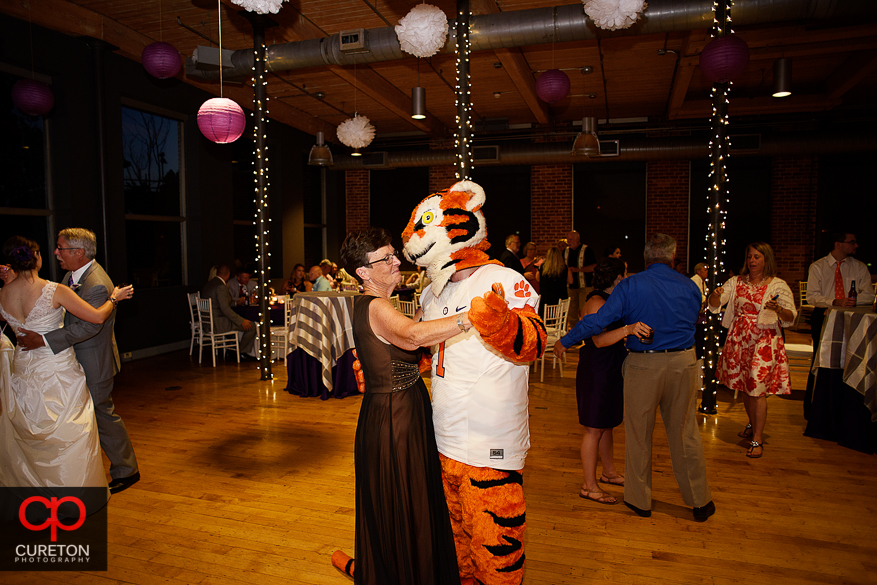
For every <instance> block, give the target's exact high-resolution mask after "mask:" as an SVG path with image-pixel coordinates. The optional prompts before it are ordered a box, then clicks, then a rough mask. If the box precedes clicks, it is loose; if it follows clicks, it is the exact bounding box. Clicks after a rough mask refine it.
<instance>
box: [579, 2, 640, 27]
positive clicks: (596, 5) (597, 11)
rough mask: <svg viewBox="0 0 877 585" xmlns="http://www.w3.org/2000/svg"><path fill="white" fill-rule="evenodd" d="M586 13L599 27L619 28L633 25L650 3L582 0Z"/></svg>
mask: <svg viewBox="0 0 877 585" xmlns="http://www.w3.org/2000/svg"><path fill="white" fill-rule="evenodd" d="M582 2H583V3H584V5H585V14H587V15H588V17H589V18H590V19H591V20H593V21H594V24H596V25H597V26H598V27H600V28H602V29H605V30H618V29H622V28H628V27H630V26H633V23H635V22H636V20H637V18H639V17H640V13H642V12H645V10H646V7H647V6H648V4H646V3H645V2H643V1H642V0H582Z"/></svg>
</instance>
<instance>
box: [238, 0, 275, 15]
mask: <svg viewBox="0 0 877 585" xmlns="http://www.w3.org/2000/svg"><path fill="white" fill-rule="evenodd" d="M285 1H286V0H231V3H232V4H237V5H238V6H240V7H242V8H244V9H246V10H249V11H250V12H258V13H259V14H268V13H269V12H270V13H271V14H277V12H278V11H279V10H280V5H281V4H283V3H284V2H285Z"/></svg>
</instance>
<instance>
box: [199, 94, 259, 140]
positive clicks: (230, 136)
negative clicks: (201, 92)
mask: <svg viewBox="0 0 877 585" xmlns="http://www.w3.org/2000/svg"><path fill="white" fill-rule="evenodd" d="M246 126H247V119H246V118H245V117H244V110H243V109H242V108H241V107H240V106H239V105H237V103H235V102H234V101H232V100H230V99H228V98H210V99H209V100H207V101H206V102H204V103H203V104H201V108H200V109H199V110H198V129H200V130H201V134H203V135H204V136H206V137H207V138H208V139H209V140H212V141H213V142H218V143H219V144H228V143H229V142H234V141H235V140H237V139H238V138H240V137H241V134H243V133H244V128H245V127H246Z"/></svg>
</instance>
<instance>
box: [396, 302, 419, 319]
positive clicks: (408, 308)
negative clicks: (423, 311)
mask: <svg viewBox="0 0 877 585" xmlns="http://www.w3.org/2000/svg"><path fill="white" fill-rule="evenodd" d="M398 303H399V312H400V313H402V314H403V315H405V316H406V317H408V318H409V319H413V318H414V314H415V313H417V304H416V303H415V302H414V301H398Z"/></svg>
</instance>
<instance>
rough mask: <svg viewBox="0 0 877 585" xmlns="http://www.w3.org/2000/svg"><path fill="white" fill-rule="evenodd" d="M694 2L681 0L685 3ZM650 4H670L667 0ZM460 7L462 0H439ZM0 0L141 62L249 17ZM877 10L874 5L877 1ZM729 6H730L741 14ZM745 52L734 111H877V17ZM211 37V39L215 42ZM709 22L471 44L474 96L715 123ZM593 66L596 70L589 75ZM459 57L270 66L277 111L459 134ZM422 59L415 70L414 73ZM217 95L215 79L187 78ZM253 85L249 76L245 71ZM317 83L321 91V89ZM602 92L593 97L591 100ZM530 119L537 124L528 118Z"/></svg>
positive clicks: (475, 6) (328, 27) (507, 1)
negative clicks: (541, 87)
mask: <svg viewBox="0 0 877 585" xmlns="http://www.w3.org/2000/svg"><path fill="white" fill-rule="evenodd" d="M684 1H685V0H676V2H677V3H679V2H684ZM655 2H659V3H664V4H666V3H667V2H662V0H655ZM430 3H431V4H433V5H436V6H438V7H439V8H440V9H442V10H443V11H444V12H445V14H446V15H448V16H451V17H453V15H454V14H455V7H456V4H455V2H452V1H450V0H430ZM416 4H418V2H414V1H410V0H407V1H403V0H374V1H372V0H291V1H289V2H286V3H284V4H283V7H282V8H281V10H280V12H279V13H278V14H276V15H269V16H271V18H273V19H274V20H275V21H277V23H278V26H277V27H274V28H271V29H268V30H267V32H266V42H267V44H269V45H270V44H274V43H288V42H293V41H299V40H305V39H314V38H321V37H325V36H328V35H332V34H334V33H337V32H339V31H342V30H348V29H356V28H366V29H372V28H383V27H387V26H395V25H396V24H397V23H398V21H399V19H401V18H402V17H403V16H405V14H407V13H408V11H409V10H410V9H411V8H412V7H413V6H414V5H416ZM566 4H580V0H472V1H471V10H472V13H473V14H488V13H496V12H507V11H514V10H523V9H530V8H537V7H549V6H559V5H566ZM220 6H221V8H220V7H218V3H217V2H216V1H215V0H74V1H69V0H3V2H2V3H0V11H2V12H4V13H6V14H9V15H11V16H14V17H16V18H19V19H21V20H23V21H28V20H30V21H32V22H33V23H34V24H37V25H40V26H43V27H46V28H50V29H54V30H57V31H59V32H62V33H65V34H69V35H72V36H83V35H84V36H91V37H95V38H99V39H103V40H105V41H107V42H109V43H112V44H113V45H116V46H118V47H119V50H118V52H119V53H121V54H123V55H125V56H127V57H130V58H131V59H134V60H137V61H139V60H140V54H141V52H142V50H143V48H144V47H145V46H146V45H148V44H149V43H151V42H153V41H157V40H163V41H165V42H169V43H172V44H173V45H174V46H175V47H176V48H177V49H178V50H179V51H180V53H182V54H183V55H184V56H187V57H188V56H191V55H192V53H193V51H194V50H195V48H196V47H197V46H199V45H207V46H209V45H211V42H212V44H213V45H214V46H215V44H216V42H217V41H218V39H219V30H218V26H217V15H218V14H219V13H220V12H221V18H222V45H223V47H224V48H226V49H233V50H238V49H251V48H252V45H253V41H252V27H251V25H250V23H249V22H248V21H247V20H246V19H245V18H244V17H243V16H242V15H241V14H240V13H239V12H240V11H241V8H240V7H239V6H237V5H235V4H233V3H231V1H230V0H221V5H220ZM875 13H877V5H875ZM732 16H733V14H732ZM735 32H736V33H737V34H738V35H739V36H740V37H741V38H743V39H744V40H745V41H746V43H747V44H748V46H749V48H750V53H751V58H750V62H749V66H748V68H747V70H746V72H745V73H744V74H743V75H742V76H740V78H739V79H737V80H735V82H734V85H733V88H732V93H731V106H730V114H731V116H732V118H733V117H737V118H738V119H741V118H744V117H745V118H751V119H753V120H756V123H768V122H770V121H775V120H783V119H785V120H794V119H795V118H794V116H792V117H789V116H788V115H794V114H797V115H798V116H799V117H801V116H804V117H808V118H814V117H818V116H825V115H832V116H837V115H840V114H841V113H843V114H848V115H852V116H867V117H869V119H872V120H873V117H874V113H873V110H874V107H873V106H874V103H875V99H874V97H873V96H874V95H875V91H877V20H875V17H874V15H864V16H862V15H860V16H859V17H857V18H856V19H855V20H854V21H853V20H847V21H837V20H813V21H808V22H782V23H773V24H762V25H753V26H735ZM208 39H209V40H208ZM709 40H710V35H709V30H708V29H707V28H703V29H697V30H691V31H684V32H673V33H661V34H641V35H628V36H616V35H607V36H606V37H605V38H601V39H600V40H588V41H579V42H571V43H555V44H544V45H531V46H526V47H522V48H511V49H499V50H495V51H481V52H477V53H473V55H472V59H471V79H472V92H471V96H472V103H473V109H474V114H475V117H476V119H483V120H489V121H492V120H495V121H498V125H499V126H502V125H504V124H508V125H511V126H512V127H513V128H518V129H519V131H520V132H524V133H526V132H530V133H535V134H539V133H546V132H552V131H558V132H562V131H572V123H573V121H576V120H580V119H581V118H582V117H583V115H589V116H596V117H597V118H600V119H608V120H611V121H613V124H615V125H617V126H618V127H623V126H624V124H625V122H624V120H627V119H634V120H637V122H636V124H639V125H641V126H642V125H664V126H667V125H674V124H676V125H685V124H686V123H690V122H691V121H704V122H705V121H706V120H707V119H708V117H709V115H710V111H711V101H710V88H711V83H710V82H709V81H707V80H706V79H705V78H704V77H703V76H702V74H701V72H700V68H699V67H698V58H699V55H700V53H701V50H702V49H703V48H704V46H705V45H706V44H707V43H708V42H709ZM783 56H784V57H788V58H791V59H792V61H793V88H794V91H793V94H792V96H790V97H787V98H773V97H771V95H770V93H771V91H770V90H771V86H772V83H773V72H772V66H773V62H774V61H775V60H776V59H777V58H779V57H783ZM585 66H590V67H592V69H593V72H592V73H590V74H583V73H582V72H581V70H582V68H583V67H585ZM454 67H455V57H454V56H453V55H449V54H441V55H437V56H434V57H432V58H430V59H420V60H418V59H414V58H413V57H412V58H410V59H402V60H396V61H388V62H383V63H373V64H370V65H365V64H360V65H357V66H356V67H354V66H343V67H342V66H337V65H332V66H325V67H315V68H310V69H297V70H292V71H283V72H279V73H276V74H270V75H269V77H268V92H269V96H270V97H271V99H272V101H271V104H270V113H271V117H272V118H273V119H275V120H277V121H280V122H283V123H285V124H288V125H290V126H293V127H295V128H299V129H301V130H304V131H306V132H309V133H315V132H317V131H324V132H326V134H327V137H328V138H330V139H333V138H334V128H335V126H337V125H338V124H339V123H341V122H342V121H344V120H345V119H346V118H348V117H350V116H351V115H352V114H353V113H354V112H358V113H360V114H362V115H366V116H368V117H369V118H370V120H371V122H372V123H373V124H374V126H375V128H376V130H377V134H378V140H381V139H392V138H393V137H400V136H401V137H406V139H409V137H410V139H411V140H417V139H418V137H422V139H441V138H444V137H447V136H452V135H453V131H454V124H455V116H456V108H455V106H454V91H453V87H454V82H455V70H454ZM551 68H557V69H562V70H565V72H566V73H567V74H568V76H569V77H570V80H571V91H570V95H569V96H568V97H567V98H566V99H564V100H562V101H560V102H558V103H556V104H554V105H550V106H549V105H548V104H545V103H543V102H541V101H540V100H538V98H537V97H536V95H535V80H536V78H537V77H538V76H539V74H540V73H541V72H542V71H544V70H547V69H551ZM418 69H419V72H418ZM178 77H179V79H180V80H181V81H183V82H187V83H192V84H193V85H196V86H198V87H201V88H203V89H205V90H206V91H208V92H211V93H215V94H218V93H219V84H218V83H211V82H204V81H197V80H193V79H190V78H187V77H186V75H185V73H184V72H181V73H180V74H179V75H178ZM418 79H419V85H420V86H422V87H425V88H426V94H427V110H428V112H429V114H430V116H429V117H428V118H427V119H426V120H422V121H417V120H413V119H411V118H410V116H409V114H410V104H411V99H410V96H411V88H412V87H415V86H417V85H418ZM248 83H249V81H248ZM318 92H320V93H321V94H322V95H323V97H322V98H321V99H319V98H317V97H315V96H314V94H316V93H318ZM223 93H224V95H225V96H226V97H231V98H233V99H235V100H237V101H238V102H239V103H240V104H241V105H242V106H244V107H251V104H252V89H251V87H250V86H248V85H246V84H245V85H236V86H235V85H230V84H227V85H225V86H224V90H223ZM591 95H593V97H589V96H591ZM528 125H529V126H528Z"/></svg>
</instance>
